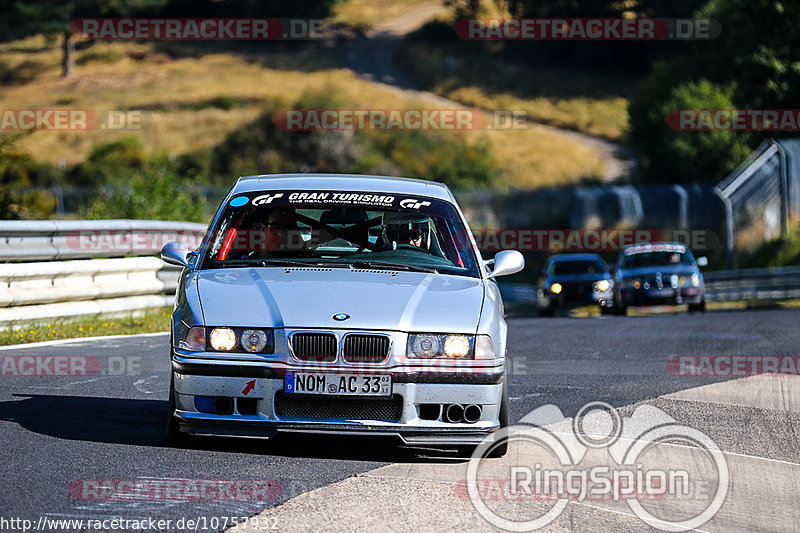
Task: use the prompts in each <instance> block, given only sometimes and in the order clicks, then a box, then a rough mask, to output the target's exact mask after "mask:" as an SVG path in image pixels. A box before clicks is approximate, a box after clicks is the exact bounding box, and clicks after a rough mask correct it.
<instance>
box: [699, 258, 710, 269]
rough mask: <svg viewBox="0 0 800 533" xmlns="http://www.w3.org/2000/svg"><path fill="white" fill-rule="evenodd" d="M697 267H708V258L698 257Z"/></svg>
mask: <svg viewBox="0 0 800 533" xmlns="http://www.w3.org/2000/svg"><path fill="white" fill-rule="evenodd" d="M697 266H699V267H704V266H708V257H706V256H703V257H698V258H697Z"/></svg>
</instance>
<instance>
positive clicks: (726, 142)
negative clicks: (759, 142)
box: [630, 71, 750, 183]
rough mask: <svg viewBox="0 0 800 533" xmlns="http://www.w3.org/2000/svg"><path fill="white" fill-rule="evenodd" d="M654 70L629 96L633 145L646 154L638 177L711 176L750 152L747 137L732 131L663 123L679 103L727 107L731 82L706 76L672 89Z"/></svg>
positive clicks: (685, 178) (688, 178) (708, 178)
mask: <svg viewBox="0 0 800 533" xmlns="http://www.w3.org/2000/svg"><path fill="white" fill-rule="evenodd" d="M666 73H667V71H659V72H658V73H657V74H655V75H654V76H653V77H652V78H651V79H650V80H649V81H648V83H646V84H645V85H644V88H643V90H642V91H640V94H639V95H638V96H637V97H636V98H635V99H634V100H633V101H632V102H631V107H630V115H631V136H630V141H631V144H633V146H634V147H635V148H636V149H638V150H639V151H640V152H642V153H643V154H646V159H645V160H644V161H642V169H641V170H642V172H643V178H644V179H645V180H647V181H655V182H662V181H665V182H667V183H692V182H716V181H719V180H720V179H722V178H723V177H725V175H727V174H728V173H730V172H731V171H732V170H734V169H735V168H736V167H737V166H738V165H739V164H740V163H741V162H742V161H743V160H744V159H745V158H746V157H747V154H748V153H749V152H750V148H749V146H748V144H747V139H748V137H747V136H746V135H745V134H742V133H740V132H732V131H675V130H672V129H670V128H669V127H668V126H667V123H666V117H667V115H668V114H669V113H670V112H671V111H675V110H679V109H732V108H734V107H735V105H734V103H733V101H732V97H733V92H734V89H733V87H732V86H721V85H717V84H714V83H711V82H710V81H708V80H700V81H699V82H692V81H689V82H684V83H682V84H680V85H677V86H676V87H674V88H673V89H672V90H669V91H668V93H667V94H666V95H664V94H663V93H665V92H667V90H668V87H669V86H666V88H665V85H664V83H663V82H662V80H661V76H663V75H665V74H666Z"/></svg>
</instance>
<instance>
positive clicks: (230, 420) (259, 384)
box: [172, 354, 505, 445]
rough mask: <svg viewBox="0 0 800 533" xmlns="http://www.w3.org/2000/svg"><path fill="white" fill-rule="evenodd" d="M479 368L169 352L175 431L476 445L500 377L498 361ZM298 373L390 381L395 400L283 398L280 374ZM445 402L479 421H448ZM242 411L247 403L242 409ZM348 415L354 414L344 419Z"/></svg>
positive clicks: (497, 396) (496, 398) (494, 420)
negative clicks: (218, 406)
mask: <svg viewBox="0 0 800 533" xmlns="http://www.w3.org/2000/svg"><path fill="white" fill-rule="evenodd" d="M482 363H486V364H485V365H484V366H481V367H477V366H468V367H460V368H459V367H454V368H435V369H433V370H432V369H431V368H425V367H424V366H407V365H406V366H402V367H393V368H392V367H370V368H363V369H359V370H358V371H354V369H353V368H351V367H335V366H330V367H328V366H326V367H325V368H321V367H320V366H319V365H317V366H314V367H304V366H301V365H287V364H284V363H282V362H276V363H273V364H265V363H255V362H252V361H230V360H216V359H214V360H212V359H208V358H205V357H204V358H193V357H191V356H186V355H185V354H183V355H182V354H173V357H172V372H173V377H174V385H175V408H176V409H175V413H174V416H175V417H176V418H177V419H178V424H179V427H180V430H181V431H184V432H186V433H190V434H194V435H208V436H212V435H213V436H241V437H254V438H267V439H268V438H272V437H273V436H275V435H276V434H278V433H326V434H349V435H353V434H357V435H373V436H385V437H394V438H399V439H400V440H401V441H402V442H404V443H406V444H409V445H424V444H431V445H461V444H465V445H471V444H478V443H480V442H481V440H482V439H483V438H484V437H485V436H486V435H487V434H488V433H491V432H493V431H495V430H497V429H498V428H499V412H500V404H501V401H502V388H503V386H504V383H503V382H504V379H505V368H504V364H503V360H502V359H497V360H494V361H491V362H489V361H485V362H482ZM304 371H305V372H316V373H334V374H336V373H348V374H351V373H354V372H356V373H357V372H361V373H364V374H369V375H390V376H391V377H392V395H393V396H392V399H385V398H375V397H338V396H319V395H306V396H299V395H294V394H292V395H286V394H284V392H283V391H284V375H285V374H286V373H287V372H296V373H302V372H304ZM197 397H204V398H209V397H211V398H219V397H222V398H229V399H230V400H231V407H232V408H231V412H230V413H228V414H216V413H213V412H202V411H200V410H198V408H197V405H196V398H197ZM296 399H299V400H298V402H299V403H298V405H300V404H302V405H300V406H299V407H298V406H297V405H295V406H294V408H292V409H286V408H285V407H281V406H282V405H283V406H285V405H287V403H286V402H287V400H288V401H295V400H296ZM281 402H284V403H281ZM315 402H325V403H326V404H328V405H326V406H325V407H327V408H326V409H325V410H326V411H328V414H327V415H326V416H324V417H323V416H319V415H317V414H316V413H315V412H314V405H321V404H317V403H315ZM337 402H338V404H340V405H342V404H343V405H344V406H345V407H346V409H344V410H343V411H342V412H341V413H336V412H333V413H331V409H330V407H331V406H330V404H333V403H337ZM371 402H392V406H391V409H389V410H388V411H387V408H386V404H385V403H371ZM451 404H458V405H462V406H466V405H477V406H480V417H479V418H478V419H477V420H476V421H474V422H464V421H461V422H448V421H446V420H445V416H444V411H445V409H446V407H447V406H449V405H451ZM240 405H241V406H244V405H246V409H244V408H240ZM436 405H438V406H441V409H440V412H439V416H438V417H436V419H432V418H433V417H432V416H431V412H433V411H435V408H434V407H432V406H436ZM350 407H355V409H350ZM373 407H374V409H373ZM242 411H244V412H245V413H247V414H243V413H242ZM334 411H335V409H334ZM345 411H347V412H345ZM354 411H357V413H356V416H348V415H353V414H354ZM387 412H391V414H389V415H387ZM365 413H375V416H371V415H370V414H365ZM378 413H380V414H378ZM331 414H332V415H333V416H331Z"/></svg>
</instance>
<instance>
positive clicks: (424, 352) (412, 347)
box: [406, 333, 496, 359]
mask: <svg viewBox="0 0 800 533" xmlns="http://www.w3.org/2000/svg"><path fill="white" fill-rule="evenodd" d="M482 337H485V338H482ZM487 341H488V342H487ZM475 345H476V341H475V335H457V334H447V333H411V334H409V336H408V344H407V348H406V355H407V356H408V357H418V358H437V357H447V358H449V359H493V358H494V357H496V355H495V350H494V344H493V343H492V339H491V338H490V337H489V336H488V335H479V336H478V342H477V345H478V350H477V355H478V357H476V349H475Z"/></svg>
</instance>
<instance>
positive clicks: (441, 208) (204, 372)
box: [161, 174, 524, 455]
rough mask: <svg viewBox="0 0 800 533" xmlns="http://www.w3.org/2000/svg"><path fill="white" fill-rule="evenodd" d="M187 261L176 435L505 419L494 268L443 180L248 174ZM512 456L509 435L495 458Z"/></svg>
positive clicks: (421, 436) (452, 426)
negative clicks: (507, 449)
mask: <svg viewBox="0 0 800 533" xmlns="http://www.w3.org/2000/svg"><path fill="white" fill-rule="evenodd" d="M161 255H162V258H163V259H164V260H165V261H166V262H168V263H171V264H176V265H181V266H183V267H184V268H183V271H182V273H181V275H180V278H179V281H178V290H177V294H176V297H175V309H174V312H173V314H172V327H171V337H172V353H171V361H172V376H171V387H170V397H169V418H168V424H167V426H168V427H167V433H168V435H169V436H170V438H171V439H173V440H180V439H183V438H184V437H185V436H186V435H187V434H192V435H234V436H246V437H260V438H270V437H273V436H274V435H275V434H276V433H279V432H307V433H324V432H336V433H342V432H346V433H353V434H365V435H385V436H393V437H396V438H398V439H400V441H401V442H403V443H405V444H407V445H428V446H465V447H470V446H475V445H477V444H478V443H480V442H481V441H482V440H483V439H484V438H486V437H487V436H488V435H490V434H492V433H493V432H494V431H496V430H497V429H499V428H501V427H505V426H507V425H508V423H509V405H508V403H509V400H508V383H507V380H506V361H505V355H506V330H507V328H506V322H505V320H504V318H503V303H502V300H501V298H500V293H499V291H498V288H497V283H496V282H495V280H494V278H496V277H497V276H502V275H505V274H513V273H515V272H518V271H520V270H521V269H522V268H523V266H524V260H523V258H522V255H521V254H520V253H519V252H516V251H502V252H499V253H498V254H497V255H496V256H495V257H494V258H493V259H490V260H483V259H482V258H481V255H480V253H479V251H478V249H477V247H476V245H475V240H474V238H473V237H472V234H471V233H470V231H469V227H468V225H467V222H466V220H465V218H464V215H463V213H462V212H461V210H460V209H459V207H458V205H457V203H456V201H455V199H454V197H453V195H452V193H451V192H450V190H449V189H448V188H447V187H446V186H445V185H443V184H440V183H435V182H430V181H424V180H416V179H407V178H391V177H382V176H355V175H331V174H325V175H321V174H286V175H266V176H248V177H243V178H240V179H239V180H238V181H237V182H236V183H235V185H234V186H233V188H232V189H231V191H230V192H229V193H228V195H227V196H226V198H225V200H224V201H223V202H222V204H221V206H220V208H219V210H218V212H217V213H216V215H215V216H214V219H213V221H212V222H211V225H210V227H209V230H208V232H207V233H206V235H205V238H204V239H203V241H202V243H201V245H200V247H199V248H198V249H197V250H189V249H188V248H187V247H186V246H184V245H182V244H181V243H179V242H170V243H168V244H167V245H166V246H165V247H164V249H163V250H162V254H161ZM503 453H505V445H504V443H503V442H498V443H497V449H496V450H494V455H501V454H503Z"/></svg>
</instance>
